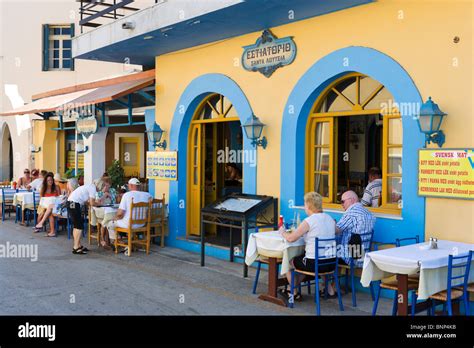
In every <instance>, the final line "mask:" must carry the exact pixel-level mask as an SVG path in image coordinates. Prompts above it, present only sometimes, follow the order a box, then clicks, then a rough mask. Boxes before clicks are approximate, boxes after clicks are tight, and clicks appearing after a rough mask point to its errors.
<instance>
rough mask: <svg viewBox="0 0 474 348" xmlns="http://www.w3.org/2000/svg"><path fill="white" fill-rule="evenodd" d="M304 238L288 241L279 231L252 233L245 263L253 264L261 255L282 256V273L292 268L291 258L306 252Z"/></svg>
mask: <svg viewBox="0 0 474 348" xmlns="http://www.w3.org/2000/svg"><path fill="white" fill-rule="evenodd" d="M304 247H305V242H304V239H303V238H300V239H298V240H297V241H295V242H293V243H289V242H287V241H286V240H285V239H284V238H283V237H282V236H281V235H280V233H279V232H278V231H271V232H259V233H252V234H250V236H249V241H248V245H247V253H246V256H245V263H246V264H247V265H249V266H250V265H251V264H252V263H254V262H255V260H256V259H257V258H258V257H259V256H264V257H276V258H281V259H282V263H281V274H285V273H286V272H288V271H289V270H290V269H291V265H290V260H291V259H292V258H293V257H295V256H298V255H301V254H303V253H304Z"/></svg>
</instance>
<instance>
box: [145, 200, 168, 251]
mask: <svg viewBox="0 0 474 348" xmlns="http://www.w3.org/2000/svg"><path fill="white" fill-rule="evenodd" d="M165 210H166V205H165V194H164V193H163V198H161V199H157V198H155V199H153V200H152V201H151V207H150V223H149V224H148V226H149V228H150V232H149V233H148V234H149V238H150V240H151V238H155V237H160V238H161V240H160V246H161V247H162V248H164V246H165V224H166V213H165ZM152 231H153V232H152Z"/></svg>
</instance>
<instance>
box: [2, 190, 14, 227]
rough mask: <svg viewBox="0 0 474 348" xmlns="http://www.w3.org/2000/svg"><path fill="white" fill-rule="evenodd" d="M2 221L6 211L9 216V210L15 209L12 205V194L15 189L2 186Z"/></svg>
mask: <svg viewBox="0 0 474 348" xmlns="http://www.w3.org/2000/svg"><path fill="white" fill-rule="evenodd" d="M1 190H2V221H5V217H6V213H7V212H8V217H10V214H11V211H12V210H14V209H15V207H14V206H13V195H14V194H15V192H16V190H15V189H10V188H2V189H1Z"/></svg>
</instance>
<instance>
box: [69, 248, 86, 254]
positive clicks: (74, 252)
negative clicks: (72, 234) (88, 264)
mask: <svg viewBox="0 0 474 348" xmlns="http://www.w3.org/2000/svg"><path fill="white" fill-rule="evenodd" d="M72 253H73V254H80V255H86V254H87V251H84V250H83V249H81V248H77V249H72Z"/></svg>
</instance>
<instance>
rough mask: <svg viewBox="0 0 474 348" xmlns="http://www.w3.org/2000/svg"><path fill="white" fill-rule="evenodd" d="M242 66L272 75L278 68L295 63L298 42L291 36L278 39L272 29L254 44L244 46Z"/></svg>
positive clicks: (268, 75)
mask: <svg viewBox="0 0 474 348" xmlns="http://www.w3.org/2000/svg"><path fill="white" fill-rule="evenodd" d="M243 48H244V53H243V54H242V66H243V67H244V69H245V70H248V71H258V72H260V73H262V74H263V75H265V77H270V76H271V75H272V74H273V73H274V72H275V70H276V69H278V68H280V67H282V66H285V65H289V64H291V63H293V61H294V60H295V57H296V44H295V42H294V41H293V38H292V37H291V36H288V37H284V38H281V39H278V38H277V37H276V36H274V35H273V34H272V33H271V31H270V30H268V29H267V30H264V31H263V33H262V36H261V37H259V38H258V40H257V41H256V42H255V44H253V45H249V46H244V47H243Z"/></svg>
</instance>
